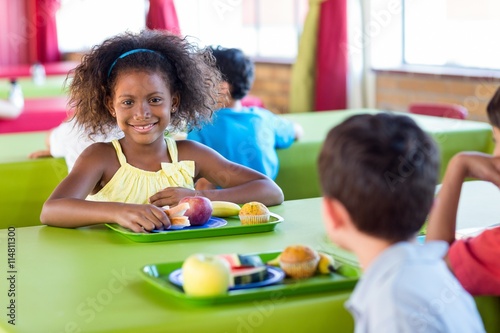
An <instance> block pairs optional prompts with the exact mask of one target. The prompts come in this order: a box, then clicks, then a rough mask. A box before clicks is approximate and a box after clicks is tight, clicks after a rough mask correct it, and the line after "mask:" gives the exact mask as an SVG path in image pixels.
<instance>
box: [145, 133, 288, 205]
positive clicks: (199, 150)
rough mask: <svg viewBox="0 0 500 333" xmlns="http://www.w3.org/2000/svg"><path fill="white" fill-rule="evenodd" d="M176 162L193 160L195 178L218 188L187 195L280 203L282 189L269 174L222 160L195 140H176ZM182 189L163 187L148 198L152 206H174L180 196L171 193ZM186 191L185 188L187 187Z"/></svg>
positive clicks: (270, 203) (242, 201)
mask: <svg viewBox="0 0 500 333" xmlns="http://www.w3.org/2000/svg"><path fill="white" fill-rule="evenodd" d="M177 149H178V151H179V161H182V160H193V161H195V167H196V170H195V180H197V179H199V178H206V179H207V180H208V181H209V182H210V183H212V184H215V185H217V186H220V187H222V189H207V190H199V191H191V195H202V196H204V197H207V198H208V199H210V200H222V201H231V202H235V203H240V204H241V203H246V202H249V201H259V202H261V203H263V204H264V205H266V206H273V205H278V204H281V203H282V202H283V199H284V197H283V191H282V190H281V188H280V187H279V186H278V185H276V183H275V182H274V181H273V180H271V179H270V178H269V177H267V176H265V175H263V174H261V173H259V172H257V171H255V170H252V169H250V168H247V167H245V166H242V165H240V164H236V163H233V162H231V161H229V160H227V159H225V158H224V157H223V156H222V155H220V154H219V153H217V152H216V151H215V150H213V149H211V148H209V147H207V146H205V145H202V144H200V143H198V142H194V141H190V140H185V141H178V142H177ZM177 191H182V192H181V193H182V195H184V196H186V193H188V192H185V191H183V190H182V189H178V188H167V189H165V190H163V191H161V192H159V193H157V194H155V195H153V196H152V197H151V200H150V202H151V203H152V204H154V205H156V206H165V205H175V204H177V202H178V200H179V198H180V197H181V196H182V195H178V194H176V193H175V192H177ZM188 191H189V190H188Z"/></svg>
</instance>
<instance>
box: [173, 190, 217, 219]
mask: <svg viewBox="0 0 500 333" xmlns="http://www.w3.org/2000/svg"><path fill="white" fill-rule="evenodd" d="M184 202H187V203H189V209H188V210H186V212H185V213H184V216H187V217H189V223H191V225H203V224H205V223H207V221H208V220H209V219H210V217H211V216H212V211H213V208H212V202H211V201H210V200H209V199H207V198H205V197H199V196H195V197H184V198H182V199H181V200H180V201H179V204H181V203H184Z"/></svg>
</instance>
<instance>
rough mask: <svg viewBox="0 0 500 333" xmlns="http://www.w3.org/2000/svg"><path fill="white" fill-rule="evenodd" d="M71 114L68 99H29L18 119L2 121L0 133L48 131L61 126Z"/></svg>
mask: <svg viewBox="0 0 500 333" xmlns="http://www.w3.org/2000/svg"><path fill="white" fill-rule="evenodd" d="M70 114H71V110H70V108H69V106H68V99H67V97H64V96H54V97H38V98H28V99H25V101H24V107H23V110H22V111H21V113H20V114H19V116H18V117H16V118H14V119H0V133H26V132H37V131H48V130H51V129H53V128H55V127H57V126H59V125H60V124H61V123H62V122H63V121H64V120H66V119H67V118H68V117H69V116H70Z"/></svg>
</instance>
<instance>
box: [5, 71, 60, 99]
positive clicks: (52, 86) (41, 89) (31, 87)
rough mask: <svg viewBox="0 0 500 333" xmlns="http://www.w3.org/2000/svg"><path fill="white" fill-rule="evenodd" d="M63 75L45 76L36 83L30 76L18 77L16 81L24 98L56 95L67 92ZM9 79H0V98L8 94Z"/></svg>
mask: <svg viewBox="0 0 500 333" xmlns="http://www.w3.org/2000/svg"><path fill="white" fill-rule="evenodd" d="M65 79H66V76H65V75H50V76H47V78H46V80H45V83H43V84H41V85H36V84H35V83H34V82H33V80H32V79H31V78H30V77H25V78H19V79H18V82H19V84H20V85H21V88H22V90H23V96H24V98H39V97H57V96H65V95H66V94H67V90H66V87H65V86H64V80H65ZM9 90H10V80H9V79H0V98H2V99H6V98H7V97H8V96H9Z"/></svg>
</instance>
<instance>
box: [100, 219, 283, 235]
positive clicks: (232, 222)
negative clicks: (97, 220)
mask: <svg viewBox="0 0 500 333" xmlns="http://www.w3.org/2000/svg"><path fill="white" fill-rule="evenodd" d="M218 219H220V218H218ZM225 220H226V221H227V224H226V225H224V226H221V227H216V228H196V229H195V228H193V229H187V230H186V229H182V230H175V231H174V230H173V231H168V232H158V233H136V232H133V231H131V230H129V229H127V228H124V227H122V226H121V225H119V224H116V223H113V224H110V223H108V224H106V226H107V227H108V228H110V229H111V230H114V231H116V232H118V233H120V234H121V235H123V236H125V237H127V238H128V239H130V240H132V241H134V242H161V241H171V240H180V239H190V238H202V237H216V236H229V235H241V234H250V233H257V232H267V231H273V230H274V228H275V227H276V225H277V224H278V223H281V222H283V217H281V216H279V215H278V214H275V213H271V217H270V221H269V222H267V223H262V224H254V225H241V222H240V220H239V218H238V217H237V216H235V217H230V218H226V219H225Z"/></svg>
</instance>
